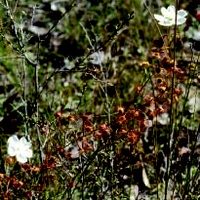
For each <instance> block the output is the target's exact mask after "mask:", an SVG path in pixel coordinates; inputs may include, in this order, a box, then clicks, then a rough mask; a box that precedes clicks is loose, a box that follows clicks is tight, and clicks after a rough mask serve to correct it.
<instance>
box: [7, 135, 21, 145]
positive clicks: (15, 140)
mask: <svg viewBox="0 0 200 200" xmlns="http://www.w3.org/2000/svg"><path fill="white" fill-rule="evenodd" d="M18 142H19V139H18V137H17V136H16V135H12V136H11V137H9V138H8V144H9V145H15V144H16V143H18Z"/></svg>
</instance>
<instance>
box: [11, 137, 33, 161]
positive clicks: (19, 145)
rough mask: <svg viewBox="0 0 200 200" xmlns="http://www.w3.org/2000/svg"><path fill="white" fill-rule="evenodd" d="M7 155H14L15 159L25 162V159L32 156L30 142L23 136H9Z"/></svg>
mask: <svg viewBox="0 0 200 200" xmlns="http://www.w3.org/2000/svg"><path fill="white" fill-rule="evenodd" d="M8 155H9V156H16V159H17V161H19V162H20V163H25V162H27V159H28V158H31V157H32V156H33V151H32V150H31V143H30V142H28V141H27V140H26V138H25V137H22V138H21V139H18V137H17V136H16V135H13V136H11V137H9V139H8Z"/></svg>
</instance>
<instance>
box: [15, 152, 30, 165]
mask: <svg viewBox="0 0 200 200" xmlns="http://www.w3.org/2000/svg"><path fill="white" fill-rule="evenodd" d="M16 159H17V161H19V162H20V163H25V162H27V157H26V156H25V155H24V154H22V153H19V154H17V155H16Z"/></svg>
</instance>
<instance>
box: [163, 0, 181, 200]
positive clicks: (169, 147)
mask: <svg viewBox="0 0 200 200" xmlns="http://www.w3.org/2000/svg"><path fill="white" fill-rule="evenodd" d="M177 8H178V0H176V12H175V22H177ZM176 29H177V23H175V26H174V64H173V70H172V72H171V73H172V80H171V83H172V91H171V105H170V111H169V115H170V123H169V134H168V135H167V136H168V138H167V146H168V152H167V166H166V167H167V170H166V172H167V173H166V179H165V200H167V191H168V184H169V178H170V164H171V163H170V158H171V143H170V141H171V138H172V136H173V131H174V128H173V125H174V124H173V123H174V119H173V102H174V101H173V96H174V86H175V73H174V72H175V66H176Z"/></svg>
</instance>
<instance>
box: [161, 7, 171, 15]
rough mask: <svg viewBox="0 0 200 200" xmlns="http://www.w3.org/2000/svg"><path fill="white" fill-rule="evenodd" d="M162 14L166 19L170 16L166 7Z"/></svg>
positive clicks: (162, 9) (163, 8)
mask: <svg viewBox="0 0 200 200" xmlns="http://www.w3.org/2000/svg"><path fill="white" fill-rule="evenodd" d="M161 13H162V15H163V16H164V17H165V16H168V15H169V11H168V10H167V9H166V8H165V7H162V8H161Z"/></svg>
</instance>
